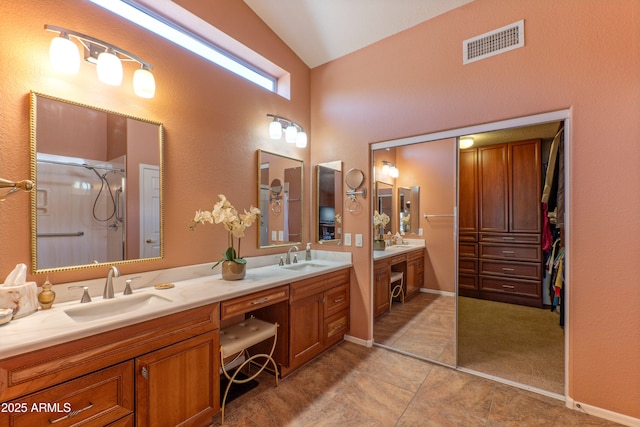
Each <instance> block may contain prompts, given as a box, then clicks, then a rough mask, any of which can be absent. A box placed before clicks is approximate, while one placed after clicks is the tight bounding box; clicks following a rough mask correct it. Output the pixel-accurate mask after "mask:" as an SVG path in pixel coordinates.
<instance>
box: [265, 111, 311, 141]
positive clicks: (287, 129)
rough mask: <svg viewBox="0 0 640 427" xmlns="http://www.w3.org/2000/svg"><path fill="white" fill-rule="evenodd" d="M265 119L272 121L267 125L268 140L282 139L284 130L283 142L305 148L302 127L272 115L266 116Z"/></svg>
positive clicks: (304, 134)
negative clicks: (268, 118)
mask: <svg viewBox="0 0 640 427" xmlns="http://www.w3.org/2000/svg"><path fill="white" fill-rule="evenodd" d="M267 117H271V118H272V119H273V120H272V121H271V122H270V123H269V138H271V139H280V138H282V133H283V132H282V130H283V129H284V139H285V141H287V142H288V143H290V144H294V143H295V144H296V147H298V148H305V147H306V146H307V134H306V133H305V131H304V129H303V128H302V126H300V125H299V124H297V123H296V122H294V121H293V120H289V119H285V118H284V117H280V116H276V115H274V114H267Z"/></svg>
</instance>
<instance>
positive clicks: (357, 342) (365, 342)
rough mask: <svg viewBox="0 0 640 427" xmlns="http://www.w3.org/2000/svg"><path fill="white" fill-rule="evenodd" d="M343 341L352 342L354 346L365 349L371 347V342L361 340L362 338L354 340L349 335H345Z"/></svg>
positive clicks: (354, 338)
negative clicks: (360, 346)
mask: <svg viewBox="0 0 640 427" xmlns="http://www.w3.org/2000/svg"><path fill="white" fill-rule="evenodd" d="M344 340H345V341H349V342H352V343H354V344H358V345H362V346H365V347H373V340H363V339H362V338H356V337H353V336H351V335H345V336H344Z"/></svg>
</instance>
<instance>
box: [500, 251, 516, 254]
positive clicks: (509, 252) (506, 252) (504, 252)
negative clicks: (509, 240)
mask: <svg viewBox="0 0 640 427" xmlns="http://www.w3.org/2000/svg"><path fill="white" fill-rule="evenodd" d="M502 253H503V254H515V253H516V251H502Z"/></svg>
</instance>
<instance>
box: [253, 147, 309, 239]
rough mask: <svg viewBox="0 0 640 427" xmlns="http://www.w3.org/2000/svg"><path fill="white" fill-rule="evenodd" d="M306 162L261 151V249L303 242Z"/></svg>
mask: <svg viewBox="0 0 640 427" xmlns="http://www.w3.org/2000/svg"><path fill="white" fill-rule="evenodd" d="M303 175H304V162H303V161H302V160H297V159H294V158H291V157H287V156H282V155H280V154H275V153H270V152H268V151H264V150H258V197H259V200H258V206H260V212H261V215H260V232H259V233H258V248H260V249H261V248H271V247H276V246H287V245H294V244H299V243H302V230H303V228H302V227H303V216H302V215H303V206H304V203H303V189H304V186H303V178H304V177H303Z"/></svg>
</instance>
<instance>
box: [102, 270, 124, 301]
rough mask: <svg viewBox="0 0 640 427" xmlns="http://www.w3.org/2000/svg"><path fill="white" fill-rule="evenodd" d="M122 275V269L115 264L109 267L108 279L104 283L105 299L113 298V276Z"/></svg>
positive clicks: (103, 293)
mask: <svg viewBox="0 0 640 427" xmlns="http://www.w3.org/2000/svg"><path fill="white" fill-rule="evenodd" d="M114 277H120V270H118V267H116V266H115V265H112V266H111V267H109V271H108V272H107V281H106V282H105V284H104V292H102V298H103V299H111V298H113V278H114Z"/></svg>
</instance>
